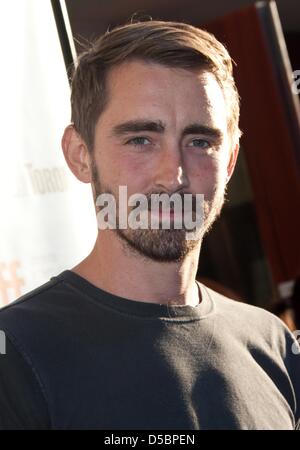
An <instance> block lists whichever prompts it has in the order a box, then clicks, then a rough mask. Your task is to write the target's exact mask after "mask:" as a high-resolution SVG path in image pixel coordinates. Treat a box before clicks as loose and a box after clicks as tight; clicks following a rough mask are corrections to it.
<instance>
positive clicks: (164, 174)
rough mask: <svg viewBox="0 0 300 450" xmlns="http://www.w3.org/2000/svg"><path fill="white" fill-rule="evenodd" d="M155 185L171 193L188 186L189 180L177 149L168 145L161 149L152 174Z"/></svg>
mask: <svg viewBox="0 0 300 450" xmlns="http://www.w3.org/2000/svg"><path fill="white" fill-rule="evenodd" d="M154 183H155V187H156V189H158V190H161V191H163V192H168V193H173V192H176V191H180V190H181V189H183V188H186V187H188V185H189V180H188V177H187V174H186V170H185V167H184V161H183V157H182V154H181V152H180V150H179V149H176V148H175V146H169V148H165V149H162V150H161V154H160V158H158V161H157V166H156V171H155V174H154Z"/></svg>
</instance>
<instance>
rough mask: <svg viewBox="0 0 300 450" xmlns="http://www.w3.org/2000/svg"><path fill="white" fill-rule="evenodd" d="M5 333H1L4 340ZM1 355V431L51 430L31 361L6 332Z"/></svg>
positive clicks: (45, 406) (40, 387) (46, 408)
mask: <svg viewBox="0 0 300 450" xmlns="http://www.w3.org/2000/svg"><path fill="white" fill-rule="evenodd" d="M3 339H4V334H3V333H2V341H3ZM3 351H5V353H1V354H0V430H11V429H34V430H38V429H49V428H50V418H49V413H48V407H47V402H46V399H45V396H44V394H43V392H42V386H41V385H40V383H39V380H38V377H37V375H36V374H35V372H34V368H33V367H32V365H31V364H30V361H29V360H28V358H26V356H25V355H24V354H22V351H21V350H20V349H19V348H18V346H17V345H16V344H15V343H13V339H10V338H9V337H8V335H7V333H5V348H4V345H3V342H2V352H3Z"/></svg>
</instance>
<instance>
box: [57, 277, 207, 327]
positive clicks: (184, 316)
mask: <svg viewBox="0 0 300 450" xmlns="http://www.w3.org/2000/svg"><path fill="white" fill-rule="evenodd" d="M53 279H56V280H57V279H62V280H63V281H64V282H66V283H68V284H69V285H71V286H72V287H73V288H76V289H77V290H79V291H80V292H81V293H82V294H84V295H87V296H89V297H92V298H93V299H94V300H97V301H98V302H99V305H100V306H103V307H106V308H109V309H114V310H115V311H117V312H119V313H123V314H127V315H131V316H136V317H140V318H144V319H161V320H168V321H193V320H199V319H204V318H206V317H208V316H209V315H210V314H212V313H213V311H214V302H213V299H212V298H211V296H210V294H209V292H208V290H207V289H206V287H205V286H204V285H203V284H202V283H199V282H198V281H197V284H198V287H199V291H200V293H201V302H200V303H198V304H197V305H196V306H191V305H167V304H158V303H151V302H144V301H137V300H131V299H129V298H124V297H120V296H118V295H115V294H113V293H110V292H107V291H104V290H103V289H101V288H99V287H97V286H95V285H94V284H92V283H91V282H89V281H88V280H87V279H85V278H83V277H82V276H80V275H78V274H77V273H75V272H73V271H72V270H65V271H63V272H62V273H60V274H59V275H58V276H56V277H53Z"/></svg>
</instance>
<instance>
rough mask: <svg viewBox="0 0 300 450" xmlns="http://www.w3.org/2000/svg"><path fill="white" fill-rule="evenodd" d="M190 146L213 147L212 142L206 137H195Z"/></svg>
mask: <svg viewBox="0 0 300 450" xmlns="http://www.w3.org/2000/svg"><path fill="white" fill-rule="evenodd" d="M188 147H197V148H203V149H209V148H210V147H211V143H210V142H209V141H206V140H205V139H193V140H192V142H190V144H188Z"/></svg>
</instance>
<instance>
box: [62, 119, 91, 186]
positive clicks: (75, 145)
mask: <svg viewBox="0 0 300 450" xmlns="http://www.w3.org/2000/svg"><path fill="white" fill-rule="evenodd" d="M61 146H62V149H63V152H64V157H65V160H66V162H67V164H68V166H69V168H70V170H71V171H72V173H73V174H74V175H75V177H76V178H78V180H80V181H82V182H83V183H90V182H91V179H92V177H91V169H90V156H89V151H88V148H87V146H86V144H85V142H84V141H83V139H82V138H81V137H80V135H79V134H78V133H77V131H76V130H75V128H74V125H69V126H67V128H66V129H65V131H64V134H63V137H62V140H61Z"/></svg>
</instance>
